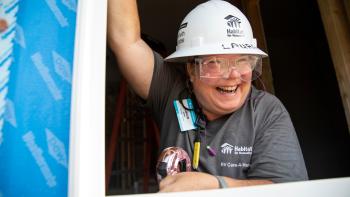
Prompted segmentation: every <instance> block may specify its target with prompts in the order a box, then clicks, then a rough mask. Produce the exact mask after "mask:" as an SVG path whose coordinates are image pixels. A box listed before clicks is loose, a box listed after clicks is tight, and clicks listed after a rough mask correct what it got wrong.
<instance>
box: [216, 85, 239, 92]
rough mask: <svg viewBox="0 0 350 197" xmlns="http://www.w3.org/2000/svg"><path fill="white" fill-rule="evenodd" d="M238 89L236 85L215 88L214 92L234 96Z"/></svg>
mask: <svg viewBox="0 0 350 197" xmlns="http://www.w3.org/2000/svg"><path fill="white" fill-rule="evenodd" d="M237 89H238V85H236V86H225V87H216V90H217V91H219V92H220V93H222V94H224V93H226V94H234V93H236V91H237Z"/></svg>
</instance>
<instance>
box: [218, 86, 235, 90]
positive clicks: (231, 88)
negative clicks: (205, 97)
mask: <svg viewBox="0 0 350 197" xmlns="http://www.w3.org/2000/svg"><path fill="white" fill-rule="evenodd" d="M219 88H220V89H222V90H224V91H234V90H235V89H236V88H237V86H233V87H219Z"/></svg>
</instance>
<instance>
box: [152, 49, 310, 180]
mask: <svg viewBox="0 0 350 197" xmlns="http://www.w3.org/2000/svg"><path fill="white" fill-rule="evenodd" d="M154 56H155V65H154V72H153V78H152V83H151V88H150V91H149V97H148V100H147V106H148V107H149V108H150V109H151V111H152V113H153V116H154V118H155V120H156V122H157V123H158V125H159V127H160V131H161V138H160V139H161V144H160V146H161V147H160V148H161V150H163V149H164V148H167V147H170V146H178V147H181V148H183V149H184V150H185V151H187V153H188V154H189V156H190V158H192V152H193V142H194V138H195V131H185V132H181V131H180V127H179V123H178V121H177V117H176V112H175V108H174V105H173V101H174V100H178V99H184V98H189V94H188V93H187V95H186V94H185V96H184V97H183V98H180V94H181V92H182V91H184V90H186V89H185V87H186V75H185V74H184V71H183V70H182V69H181V68H183V66H182V67H181V66H180V65H170V64H169V63H168V64H164V62H163V59H162V58H161V57H160V56H159V55H158V54H156V53H155V55H154ZM181 95H183V94H181ZM206 146H210V147H211V148H212V149H213V150H216V155H215V156H211V155H210V154H209V152H208V151H207V149H206ZM199 171H201V172H206V173H209V174H213V175H221V176H228V177H232V178H234V179H267V180H271V181H273V182H288V181H299V180H307V179H308V176H307V172H306V168H305V163H304V159H303V156H302V152H301V149H300V146H299V142H298V139H297V136H296V133H295V130H294V127H293V124H292V122H291V119H290V116H289V114H288V112H287V111H286V109H285V107H284V106H283V105H282V103H281V102H280V101H279V100H278V99H277V98H276V97H275V96H273V95H271V94H269V93H267V92H264V91H260V90H257V89H255V88H254V87H252V89H251V92H250V95H249V96H248V98H247V100H246V102H245V103H244V105H243V106H242V107H241V108H240V109H239V110H237V111H235V112H234V113H232V114H228V115H226V116H224V117H221V118H219V119H216V120H214V121H210V122H208V123H207V127H206V132H205V135H203V137H202V143H201V151H200V160H199Z"/></svg>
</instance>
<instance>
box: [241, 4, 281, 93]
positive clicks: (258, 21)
mask: <svg viewBox="0 0 350 197" xmlns="http://www.w3.org/2000/svg"><path fill="white" fill-rule="evenodd" d="M259 1H260V0H242V1H241V4H242V9H243V10H244V12H245V14H246V16H247V18H248V20H249V22H250V24H251V26H252V29H253V33H254V36H255V38H256V39H257V42H258V46H259V48H260V49H262V50H264V51H265V52H266V53H267V52H268V50H267V44H266V39H265V33H264V26H263V22H262V18H261V14H260V5H259ZM261 78H262V82H263V85H264V86H265V87H264V88H265V90H266V91H268V92H270V93H272V94H274V87H273V77H272V71H271V66H270V60H269V58H264V59H263V72H262V76H261ZM256 85H257V86H258V87H259V86H262V84H261V83H257V84H256ZM259 88H263V87H259Z"/></svg>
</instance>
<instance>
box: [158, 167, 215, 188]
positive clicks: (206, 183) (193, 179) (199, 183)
mask: <svg viewBox="0 0 350 197" xmlns="http://www.w3.org/2000/svg"><path fill="white" fill-rule="evenodd" d="M217 188H219V183H218V181H217V179H216V177H215V176H213V175H210V174H207V173H203V172H182V173H179V174H176V175H172V176H167V177H166V178H165V179H163V180H162V181H161V182H160V183H159V192H176V191H191V190H204V189H217Z"/></svg>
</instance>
